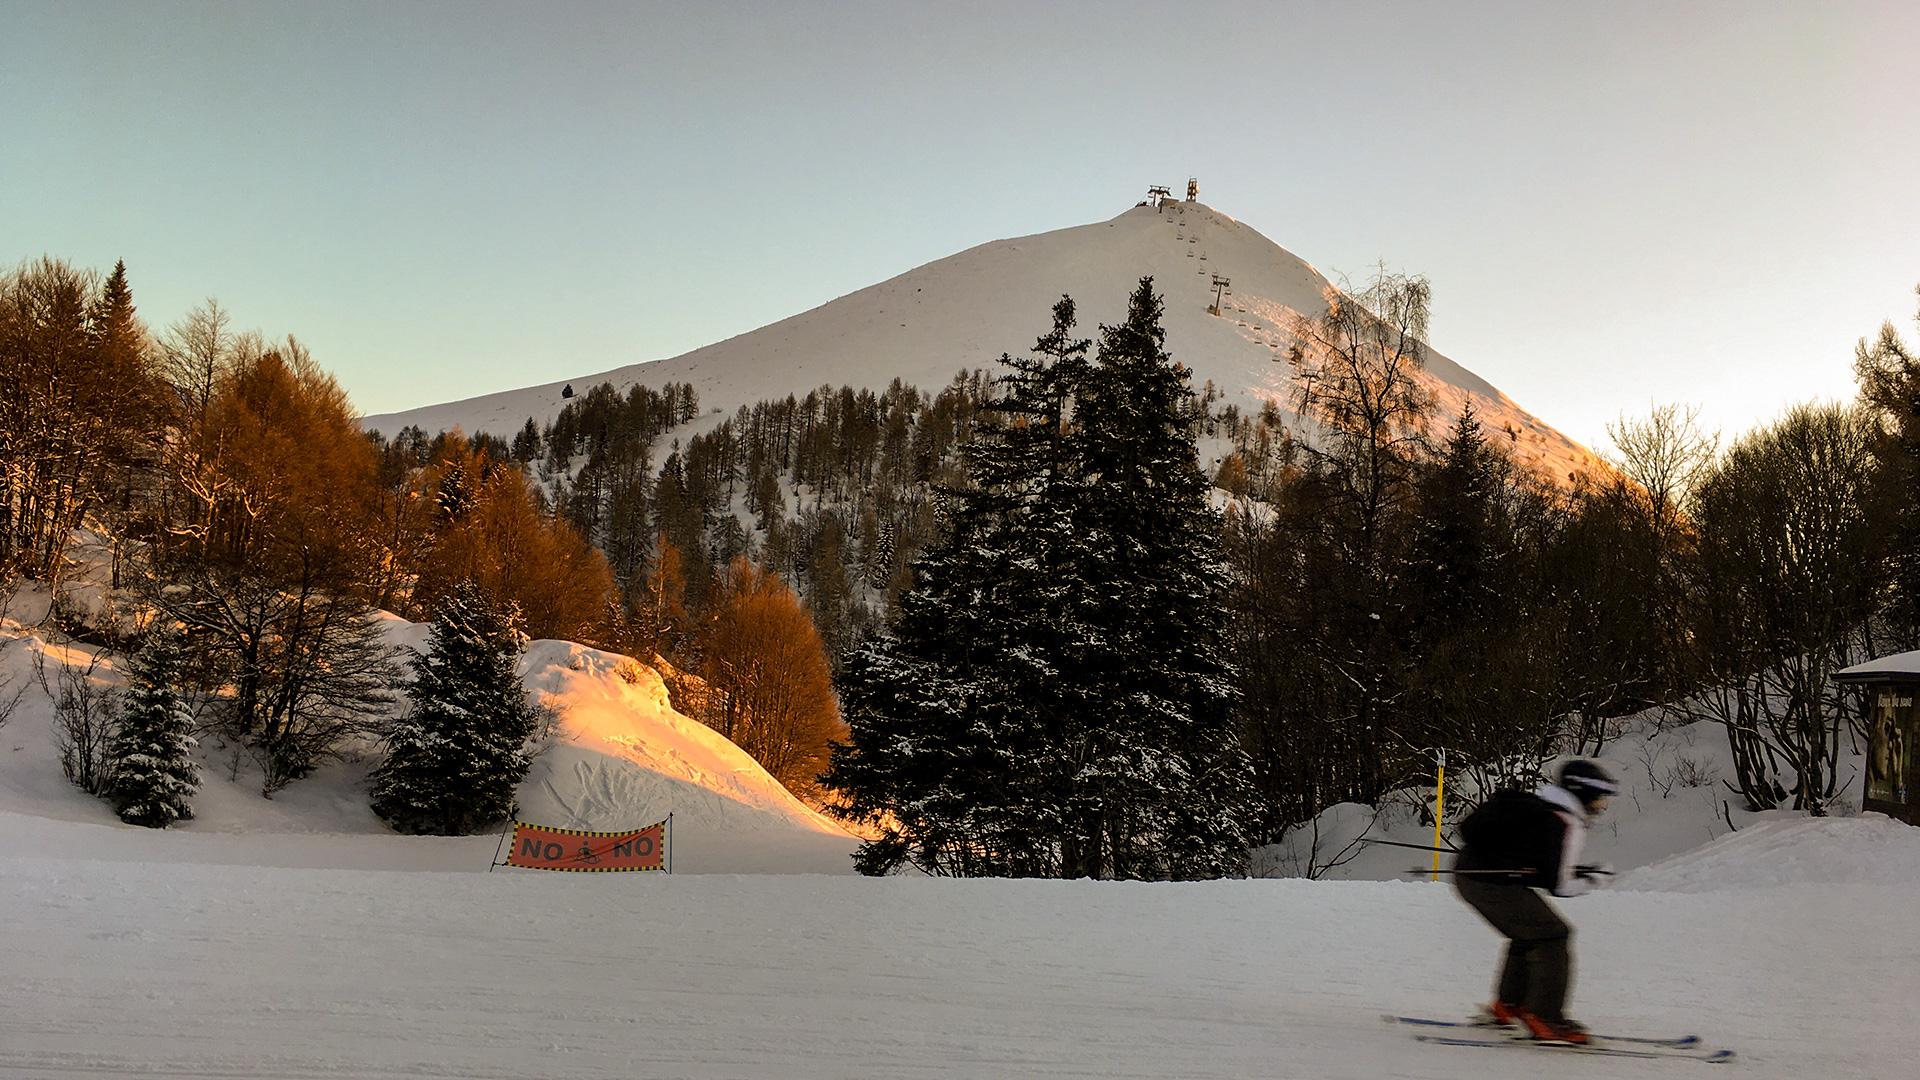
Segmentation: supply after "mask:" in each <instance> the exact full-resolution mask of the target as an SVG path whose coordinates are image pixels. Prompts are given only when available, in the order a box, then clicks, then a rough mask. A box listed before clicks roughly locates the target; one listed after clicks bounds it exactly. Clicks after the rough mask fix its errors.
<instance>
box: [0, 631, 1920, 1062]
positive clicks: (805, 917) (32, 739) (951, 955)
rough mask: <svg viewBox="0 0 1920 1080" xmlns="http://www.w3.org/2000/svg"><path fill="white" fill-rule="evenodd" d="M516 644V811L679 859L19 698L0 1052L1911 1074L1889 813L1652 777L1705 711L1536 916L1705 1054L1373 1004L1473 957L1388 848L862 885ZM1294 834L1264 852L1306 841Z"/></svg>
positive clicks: (1913, 955)
mask: <svg viewBox="0 0 1920 1080" xmlns="http://www.w3.org/2000/svg"><path fill="white" fill-rule="evenodd" d="M14 614H15V615H16V616H17V617H21V618H23V620H24V622H25V623H26V625H23V622H22V621H9V622H7V623H5V624H0V641H4V643H5V644H4V648H0V673H4V674H5V675H8V676H11V677H13V678H14V679H15V680H16V682H15V685H16V686H18V685H22V683H23V682H25V683H31V679H32V676H31V671H32V663H31V657H32V655H33V654H34V653H35V652H37V651H38V652H44V653H46V655H47V658H48V661H49V663H50V664H59V663H61V662H64V661H66V660H69V659H78V658H79V655H78V651H77V650H73V649H71V648H69V647H65V646H61V645H59V644H55V643H51V642H49V641H47V640H46V638H45V637H44V636H43V633H42V632H41V631H39V630H37V629H36V628H35V627H34V626H33V625H32V622H33V619H32V618H31V617H30V616H23V614H22V612H21V611H20V610H19V609H16V611H15V612H14ZM421 629H422V628H420V627H416V626H413V625H412V624H407V623H402V622H400V621H398V620H395V621H394V623H393V625H392V626H391V627H390V630H391V633H392V635H393V636H394V638H395V640H396V641H407V640H415V639H417V638H418V636H419V634H420V632H421ZM525 670H526V681H527V684H528V686H529V687H530V688H533V689H535V690H536V691H539V692H541V693H543V694H545V695H547V700H548V701H549V702H550V703H551V704H553V705H554V706H555V707H556V708H557V709H558V710H559V712H560V714H561V716H562V724H561V731H560V733H559V736H558V738H557V739H556V741H555V743H554V745H553V746H552V747H551V748H550V749H549V750H548V751H547V752H546V754H545V755H544V756H543V757H542V758H541V759H540V761H539V762H538V763H537V764H536V766H535V769H534V772H533V774H532V775H531V776H530V777H529V779H528V781H527V784H526V785H525V787H524V788H523V789H522V802H523V809H522V815H521V816H522V817H523V818H526V819H528V820H534V821H540V822H542V823H545V824H552V825H558V826H562V827H569V828H586V829H618V828H625V827H633V826H639V825H644V824H648V823H651V822H653V821H656V820H659V819H660V818H661V817H664V816H665V815H666V813H668V812H672V813H674V815H675V823H676V836H675V852H674V862H675V871H676V872H675V873H674V874H673V875H671V876H668V875H665V874H659V873H635V874H550V873H546V874H543V873H540V872H537V871H524V870H513V869H505V870H500V871H497V872H493V873H489V872H488V865H489V863H490V862H491V861H492V858H493V853H494V849H495V845H496V838H495V837H492V836H485V837H470V838H459V839H441V838H413V837H400V836H396V835H393V834H392V833H390V832H389V831H387V830H386V829H385V827H384V826H382V825H381V824H380V822H379V821H378V820H377V819H375V818H374V817H373V816H372V814H371V813H370V812H369V811H368V810H367V809H366V791H365V775H366V770H367V769H368V768H369V767H370V765H371V761H370V760H369V759H367V758H362V759H361V760H358V761H350V762H347V763H343V764H340V765H335V766H330V767H328V768H326V769H325V770H323V771H322V772H321V773H319V774H318V775H315V776H313V777H310V778H308V779H306V780H302V781H299V782H297V783H295V784H294V785H293V786H291V787H289V788H287V789H285V790H284V791H282V792H280V793H278V794H277V795H276V796H275V797H274V798H273V799H272V800H265V799H262V798H261V797H260V795H259V793H258V782H257V776H256V775H255V774H252V772H251V766H250V764H249V763H248V762H247V761H246V760H245V759H244V755H242V756H240V757H236V756H235V755H234V754H233V751H232V750H231V749H230V748H228V749H222V748H221V747H219V746H218V744H217V742H210V743H209V744H208V745H205V746H203V747H202V764H203V768H204V771H205V772H204V784H205V786H204V788H203V790H202V792H201V794H200V796H199V797H198V798H197V799H196V809H197V816H196V818H195V819H194V820H193V821H191V822H185V823H182V824H179V825H177V826H175V827H174V828H171V829H168V830H165V831H163V832H155V831H149V830H144V829H137V828H133V827H130V826H124V825H121V824H119V823H118V822H117V821H116V820H115V819H114V818H113V816H112V814H111V813H110V811H109V810H108V808H107V807H106V806H105V805H104V804H102V803H100V802H98V801H97V800H94V799H92V798H90V797H88V796H86V795H84V794H82V793H80V792H79V791H77V790H76V789H74V788H73V787H71V786H70V785H68V784H67V783H66V781H65V780H64V779H63V778H62V777H61V775H60V769H59V765H58V761H57V756H56V755H55V751H54V749H53V741H52V737H51V733H50V727H51V720H52V715H53V710H52V705H51V702H50V701H49V700H48V699H47V697H46V696H45V695H44V694H43V693H41V691H40V690H39V688H38V687H37V685H35V686H30V689H29V690H28V692H27V695H26V697H25V698H24V699H23V703H22V705H21V708H20V709H19V711H18V712H16V714H15V715H14V718H13V720H12V722H11V723H10V724H8V725H7V726H6V727H5V728H0V940H3V941H4V948H5V957H4V962H3V963H0V994H4V1008H0V1077H49V1078H53V1077H68V1076H115V1077H209V1078H212V1077H217V1078H343V1077H356V1078H396V1080H397V1078H407V1080H419V1078H425V1077H474V1078H507V1077H513V1078H522V1077H525V1078H543V1080H563V1078H605V1080H632V1078H639V1077H648V1078H653V1077H658V1078H668V1077H689V1078H696V1077H697V1078H723V1077H768V1078H820V1080H841V1078H850V1077H871V1078H876V1080H877V1078H888V1080H896V1078H912V1077H1076V1078H1084V1077H1141V1078H1147V1077H1151V1078H1154V1080H1164V1078H1167V1077H1192V1078H1232V1080H1244V1078H1248V1077H1262V1078H1302V1080H1306V1078H1341V1077H1351V1078H1355V1080H1362V1078H1364V1080H1386V1078H1416V1077H1418V1078H1444V1077H1462V1078H1469V1077H1470V1078H1473V1080H1522V1078H1533V1077H1540V1076H1552V1077H1554V1078H1556V1080H1573V1078H1583V1077H1608V1078H1619V1077H1642V1076H1649V1077H1650V1076H1661V1077H1668V1076H1673V1077H1692V1076H1710V1077H1731V1076H1741V1077H1754V1078H1759V1077H1776V1078H1781V1080H1786V1078H1795V1080H1800V1078H1809V1077H1820V1078H1838V1077H1849V1078H1853V1077H1858V1078H1876V1080H1878V1078H1885V1080H1899V1078H1904V1077H1912V1076H1915V1075H1920V1074H1917V1073H1916V1071H1915V1069H1916V1067H1915V1064H1914V1062H1915V1060H1916V1059H1915V1057H1914V1050H1913V1045H1914V1043H1913V1039H1914V1032H1913V1030H1912V1015H1913V1013H1912V1010H1913V1001H1914V1000H1915V992H1916V990H1920V932H1916V930H1915V925H1914V916H1913V912H1914V898H1915V896H1916V893H1920V829H1914V828H1911V827H1908V826H1905V825H1901V824H1899V823H1896V822H1891V821H1889V820H1887V819H1885V818H1883V817H1879V816H1876V815H1867V816H1853V817H1831V818H1825V819H1808V818H1804V817H1800V816H1797V815H1792V814H1787V813H1780V812H1775V813H1771V814H1765V815H1745V814H1742V813H1740V812H1739V811H1738V810H1737V809H1733V810H1726V809H1723V808H1722V806H1721V798H1722V797H1723V796H1724V791H1722V792H1721V793H1720V794H1715V792H1714V789H1713V788H1712V787H1711V786H1701V787H1693V788H1689V787H1686V786H1685V785H1684V784H1678V783H1676V784H1673V785H1672V786H1671V787H1665V790H1664V792H1663V790H1662V788H1663V786H1664V780H1663V778H1668V779H1670V778H1671V777H1673V776H1675V775H1677V773H1676V772H1675V771H1674V770H1673V763H1674V762H1675V761H1676V760H1677V758H1678V757H1680V756H1691V758H1692V759H1696V764H1697V765H1698V766H1699V767H1700V768H1702V769H1709V770H1710V769H1711V768H1712V767H1714V765H1715V763H1716V762H1717V761H1718V757H1717V753H1724V751H1723V750H1719V749H1718V748H1719V747H1720V746H1722V743H1721V742H1719V741H1718V740H1719V736H1718V735H1717V733H1714V732H1712V731H1711V730H1708V729H1703V728H1693V729H1678V730H1674V731H1669V732H1668V733H1666V734H1664V735H1659V736H1657V737H1651V741H1650V737H1649V736H1646V735H1633V734H1629V735H1627V736H1625V737H1624V738H1622V739H1621V740H1620V741H1619V742H1617V743H1615V744H1613V745H1611V746H1610V747H1609V748H1608V749H1607V752H1606V757H1607V760H1608V761H1609V762H1611V763H1613V764H1614V765H1615V766H1616V768H1618V769H1619V770H1620V771H1621V772H1622V773H1623V775H1624V776H1625V778H1626V781H1627V784H1628V787H1629V788H1630V789H1631V790H1630V792H1629V794H1628V795H1625V796H1623V797H1622V798H1621V799H1620V800H1619V801H1618V805H1617V806H1616V811H1617V812H1616V813H1615V814H1612V815H1609V818H1608V819H1607V820H1606V821H1605V822H1604V823H1603V824H1602V825H1601V827H1600V828H1599V829H1598V830H1597V831H1596V834H1595V836H1594V845H1595V848H1596V852H1595V854H1596V856H1597V857H1598V858H1602V859H1610V860H1612V861H1613V862H1614V864H1615V865H1616V866H1617V867H1620V868H1622V869H1624V870H1626V871H1627V872H1625V873H1623V875H1622V876H1621V879H1620V880H1619V881H1618V883H1617V884H1616V885H1615V887H1613V888H1612V889H1609V890H1607V891H1604V892H1601V893H1598V894H1596V895H1592V896H1587V897H1581V898H1578V899H1574V900H1570V901H1565V902H1564V905H1563V910H1565V911H1566V912H1567V913H1568V915H1569V916H1570V917H1571V918H1572V920H1573V921H1574V923H1575V925H1576V926H1577V928H1578V935H1577V937H1576V939H1575V945H1576V950H1577V953H1578V957H1579V967H1578V974H1577V981H1576V986H1575V990H1574V999H1573V1007H1572V1012H1573V1014H1574V1015H1575V1016H1577V1017H1578V1018H1580V1019H1582V1020H1583V1021H1585V1022H1586V1023H1588V1024H1589V1025H1591V1026H1592V1027H1594V1028H1595V1029H1596V1030H1602V1031H1607V1032H1612V1033H1617V1034H1627V1035H1649V1036H1665V1035H1679V1034H1689V1033H1691V1034H1698V1035H1699V1036H1700V1037H1701V1038H1702V1040H1703V1041H1704V1042H1705V1043H1706V1044H1709V1045H1712V1046H1719V1047H1730V1048H1733V1049H1734V1050H1736V1051H1737V1053H1738V1057H1737V1060H1735V1061H1734V1062H1732V1063H1730V1064H1715V1065H1709V1064H1704V1063H1701V1062H1697V1061H1691V1060H1638V1059H1631V1058H1602V1057H1596V1056H1579V1055H1573V1054H1567V1053H1561V1052H1558V1051H1553V1050H1544V1049H1531V1048H1529V1049H1509V1048H1504V1047H1499V1048H1476V1047H1454V1046H1438V1045H1430V1044H1423V1043H1420V1042H1416V1041H1415V1040H1414V1039H1413V1038H1412V1037H1411V1036H1410V1035H1409V1034H1408V1033H1407V1032H1406V1031H1404V1030H1396V1029H1395V1028H1394V1027H1390V1026H1388V1025H1385V1024H1383V1023H1382V1022H1381V1017H1382V1015H1383V1014H1384V1013H1398V1014H1409V1015H1423V1016H1433V1017H1442V1018H1445V1017H1457V1016H1463V1015H1465V1014H1466V1013H1467V1012H1468V1010H1470V1009H1471V1008H1472V1007H1473V1006H1474V1005H1475V1004H1477V1003H1478V1002H1479V1001H1480V1000H1481V999H1482V998H1483V997H1484V996H1485V995H1486V992H1487V986H1488V984H1489V981H1490V978H1491V973H1492V969H1493V965H1494V962H1495V954H1496V948H1497V941H1496V939H1495V937H1494V935H1493V934H1492V932H1491V931H1489V930H1488V929H1486V928H1485V927H1484V926H1482V925H1481V924H1480V923H1479V922H1478V921H1477V920H1476V919H1475V918H1474V916H1473V915H1472V914H1471V913H1470V912H1468V911H1467V909H1466V908H1465V907H1463V906H1462V905H1461V904H1460V903H1459V902H1458V901H1457V900H1455V898H1454V897H1453V895H1452V893H1451V891H1450V890H1449V889H1448V888H1447V887H1446V886H1445V885H1444V884H1434V883H1431V882H1428V881H1425V880H1412V879H1405V878H1403V879H1401V880H1364V878H1367V877H1377V878H1390V877H1393V876H1394V875H1396V874H1398V873H1399V872H1401V871H1404V870H1406V869H1409V868H1410V867H1412V866H1415V865H1424V862H1423V860H1422V857H1421V856H1420V855H1419V853H1416V852H1409V851H1406V850H1404V849H1391V848H1384V847H1372V848H1367V849H1365V850H1364V852H1363V853H1362V854H1360V855H1359V856H1358V857H1356V858H1352V859H1349V860H1348V861H1346V862H1344V863H1342V864H1341V865H1339V866H1337V867H1335V868H1333V869H1332V870H1331V871H1329V872H1327V873H1326V874H1325V875H1324V877H1323V878H1322V879H1321V880H1307V879H1304V878H1298V877H1296V878H1257V879H1249V880H1232V881H1212V882H1201V883H1187V884H1142V883H1114V882H1091V881H1076V882H1058V881H1005V880H948V879H930V878H925V877H915V876H896V877H889V878H882V879H870V878H863V877H860V876H857V875H855V874H853V873H852V867H851V863H850V860H849V858H848V854H849V853H850V852H851V851H852V850H853V848H854V846H855V844H856V842H857V841H856V840H855V839H854V838H853V837H851V836H848V835H847V834H845V833H844V832H842V831H840V830H839V829H838V828H837V827H836V826H835V825H833V824H832V823H831V822H830V821H827V820H826V819H823V818H820V817H819V816H818V815H817V814H814V813H813V812H812V811H810V810H808V809H807V808H806V807H804V806H802V805H801V804H799V803H798V802H796V801H794V800H792V799H791V798H790V797H788V796H787V795H786V794H785V793H784V792H783V791H781V790H780V789H779V788H778V786H777V785H775V784H773V783H772V781H771V780H770V778H768V777H766V775H765V773H764V772H761V771H759V770H758V766H756V765H754V764H753V762H752V761H751V760H750V759H747V758H746V756H745V755H744V754H741V753H740V752H739V751H738V750H737V748H734V747H732V746H731V744H728V743H726V742H725V741H724V740H721V739H719V738H718V737H717V736H716V735H714V734H713V733H712V732H710V731H708V730H707V729H705V728H703V727H701V726H700V725H699V724H697V723H695V722H694V721H691V720H688V719H687V718H685V717H682V716H680V715H679V714H678V713H675V712H673V710H672V709H671V707H670V706H669V705H668V704H667V700H666V697H665V694H664V692H663V691H662V689H661V686H660V682H659V679H658V677H657V676H656V675H654V673H653V672H652V671H651V669H646V668H644V667H642V668H638V669H637V670H636V669H635V668H634V667H632V666H630V665H626V664H624V663H623V658H619V657H611V656H609V655H608V654H605V653H597V652H595V651H593V650H588V649H583V648H581V647H579V646H575V645H570V644H568V643H565V642H535V643H533V645H532V646H531V647H530V648H529V650H528V654H527V658H526V661H525ZM623 670H624V674H623V673H622V672H623ZM98 675H99V677H101V678H103V679H106V680H109V681H111V680H112V679H113V678H114V676H113V675H112V674H111V673H110V671H109V670H108V669H106V668H104V667H103V668H102V669H100V671H99V673H98ZM1688 771H1689V774H1690V775H1696V776H1697V772H1698V770H1697V769H1691V768H1690V769H1689V770H1688ZM1856 797H1857V794H1856ZM1723 815H1725V817H1726V818H1730V819H1731V823H1732V824H1733V825H1735V826H1738V830H1737V831H1734V832H1729V831H1728V824H1727V821H1726V820H1723ZM1366 822H1371V823H1372V827H1373V829H1374V835H1378V836H1384V837H1390V838H1392V839H1396V840H1400V841H1404V842H1409V843H1412V842H1419V841H1420V840H1422V839H1423V838H1424V837H1429V836H1430V835H1431V833H1430V831H1427V830H1426V828H1425V827H1423V826H1421V825H1420V824H1419V823H1418V821H1417V820H1415V816H1414V815H1413V813H1412V812H1411V810H1410V809H1407V808H1399V809H1395V808H1388V810H1387V811H1386V812H1385V813H1383V814H1381V815H1379V818H1378V820H1375V816H1374V815H1373V814H1372V813H1371V812H1365V813H1363V812H1362V811H1361V810H1360V809H1359V808H1355V807H1342V808H1336V809H1335V810H1333V811H1329V813H1328V815H1326V817H1325V819H1324V820H1323V822H1322V826H1323V827H1322V828H1321V830H1320V834H1319V835H1320V839H1321V842H1322V849H1323V850H1322V853H1321V854H1322V856H1324V857H1326V858H1329V859H1330V858H1331V857H1332V856H1333V854H1334V853H1335V852H1336V851H1337V849H1338V848H1339V847H1340V846H1344V844H1345V841H1346V838H1347V836H1349V835H1351V834H1353V833H1355V832H1357V829H1358V827H1359V825H1360V824H1363V823H1366ZM1291 854H1292V857H1286V856H1285V855H1284V854H1283V853H1279V852H1273V851H1268V852H1263V865H1265V866H1267V867H1268V868H1269V869H1270V870H1272V869H1273V868H1275V867H1280V866H1285V865H1292V866H1294V867H1295V868H1296V869H1297V868H1298V867H1299V866H1300V865H1301V864H1302V863H1303V862H1304V861H1305V856H1306V854H1307V853H1306V852H1304V851H1298V850H1296V851H1293V852H1292V853H1291ZM1274 872H1279V871H1277V870H1274Z"/></svg>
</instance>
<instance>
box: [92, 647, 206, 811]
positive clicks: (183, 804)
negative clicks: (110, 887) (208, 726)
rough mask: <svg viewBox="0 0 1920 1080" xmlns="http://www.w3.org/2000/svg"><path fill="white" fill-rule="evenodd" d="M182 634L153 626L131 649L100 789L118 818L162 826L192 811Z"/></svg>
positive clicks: (194, 780) (195, 776)
mask: <svg viewBox="0 0 1920 1080" xmlns="http://www.w3.org/2000/svg"><path fill="white" fill-rule="evenodd" d="M182 657H183V653H182V649H181V642H180V637H179V635H178V634H177V633H175V632H173V631H170V630H156V631H154V632H153V634H152V635H151V636H150V637H149V638H148V639H147V642H146V644H145V645H144V646H143V647H142V648H141V650H140V651H139V652H138V653H135V654H134V656H133V658H132V660H131V662H130V664H129V666H128V671H127V681H128V683H129V688H128V690H127V696H126V699H125V704H124V706H123V707H122V712H121V715H120V724H119V727H118V729H117V730H116V731H115V733H114V738H113V742H112V744H111V746H110V747H109V748H108V751H107V773H108V777H109V779H108V781H107V787H106V790H105V792H103V794H104V795H105V796H106V798H107V800H108V801H109V802H111V803H112V804H113V809H114V812H115V813H117V814H119V815H120V820H122V821H125V822H127V823H128V824H130V825H144V826H147V827H148V828H153V829H163V828H165V827H167V826H168V825H171V824H173V823H174V822H175V821H179V820H182V819H185V818H191V817H192V816H193V807H192V806H191V805H190V804H189V803H188V801H187V800H188V799H190V798H191V797H192V796H193V793H194V791H196V790H197V789H198V788H199V787H200V770H199V768H198V767H197V766H196V765H195V764H194V761H193V748H194V746H195V742H194V738H193V735H192V734H191V733H190V731H191V722H190V720H189V719H188V716H187V710H186V708H185V706H184V704H183V703H182V702H181V700H180V692H179V690H178V685H179V682H180V675H181V664H182Z"/></svg>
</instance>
